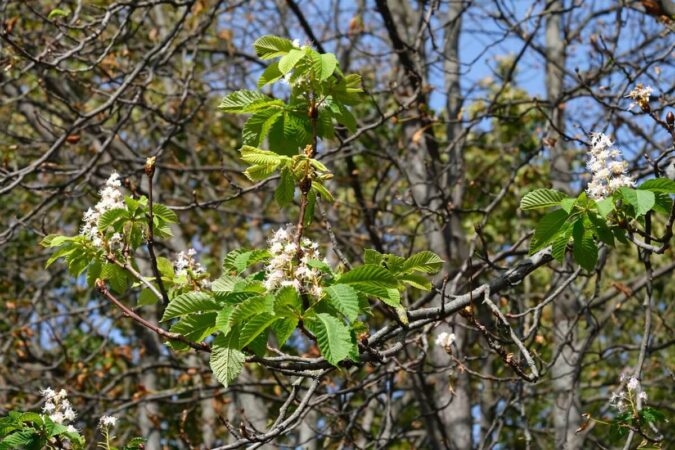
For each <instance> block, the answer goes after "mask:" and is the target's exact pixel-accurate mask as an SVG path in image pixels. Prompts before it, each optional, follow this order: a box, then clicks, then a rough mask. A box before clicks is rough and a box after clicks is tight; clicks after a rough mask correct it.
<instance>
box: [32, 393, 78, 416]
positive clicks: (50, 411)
mask: <svg viewBox="0 0 675 450" xmlns="http://www.w3.org/2000/svg"><path fill="white" fill-rule="evenodd" d="M40 394H41V395H42V398H43V399H44V401H45V404H44V406H43V407H42V412H43V413H45V414H47V415H48V416H49V418H50V419H51V420H52V422H54V423H59V424H63V425H66V424H67V422H70V421H73V420H75V418H76V417H77V413H75V410H74V409H73V408H72V407H71V405H70V401H69V400H68V398H67V397H68V392H66V390H65V389H61V390H59V391H58V392H56V391H55V390H54V389H52V388H49V387H48V388H45V389H42V390H41V391H40Z"/></svg>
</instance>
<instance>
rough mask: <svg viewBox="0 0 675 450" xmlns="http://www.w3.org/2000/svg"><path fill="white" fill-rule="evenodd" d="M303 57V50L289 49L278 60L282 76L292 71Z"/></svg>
mask: <svg viewBox="0 0 675 450" xmlns="http://www.w3.org/2000/svg"><path fill="white" fill-rule="evenodd" d="M305 56H307V53H306V52H305V51H304V50H300V49H299V48H293V49H291V50H290V51H289V52H288V53H287V54H285V55H284V56H283V57H282V58H281V59H280V60H279V71H280V72H281V73H282V74H284V75H285V74H287V73H288V72H290V71H291V70H293V68H294V67H295V66H296V65H297V64H298V63H299V62H300V60H301V59H302V58H304V57H305Z"/></svg>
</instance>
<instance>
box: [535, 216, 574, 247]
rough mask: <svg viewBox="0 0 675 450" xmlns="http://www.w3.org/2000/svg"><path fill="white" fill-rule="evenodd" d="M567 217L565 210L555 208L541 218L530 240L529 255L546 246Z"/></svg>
mask: <svg viewBox="0 0 675 450" xmlns="http://www.w3.org/2000/svg"><path fill="white" fill-rule="evenodd" d="M567 217H568V216H567V212H565V210H564V209H557V210H555V211H553V212H550V213H548V214H546V215H545V216H544V217H542V218H541V220H540V221H539V223H537V226H536V227H535V229H534V236H533V237H532V240H531V241H530V255H533V254H535V253H536V252H538V251H539V250H541V249H542V248H544V247H546V246H547V245H548V244H549V243H550V242H551V241H552V240H553V239H555V238H556V237H557V236H558V232H559V231H560V230H561V228H562V226H563V225H564V224H565V221H566V220H567Z"/></svg>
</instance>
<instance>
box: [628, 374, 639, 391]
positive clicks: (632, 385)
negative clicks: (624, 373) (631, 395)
mask: <svg viewBox="0 0 675 450" xmlns="http://www.w3.org/2000/svg"><path fill="white" fill-rule="evenodd" d="M626 387H627V388H628V390H629V391H637V390H638V388H639V387H640V382H639V381H638V379H637V378H635V377H630V379H629V380H628V384H627V385H626Z"/></svg>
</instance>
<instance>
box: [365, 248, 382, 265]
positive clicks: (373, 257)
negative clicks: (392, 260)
mask: <svg viewBox="0 0 675 450" xmlns="http://www.w3.org/2000/svg"><path fill="white" fill-rule="evenodd" d="M383 259H384V255H383V254H382V253H380V252H378V251H377V250H374V249H372V248H367V249H366V251H365V252H364V253H363V262H364V263H366V264H375V265H380V264H381V263H382V260H383Z"/></svg>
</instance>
